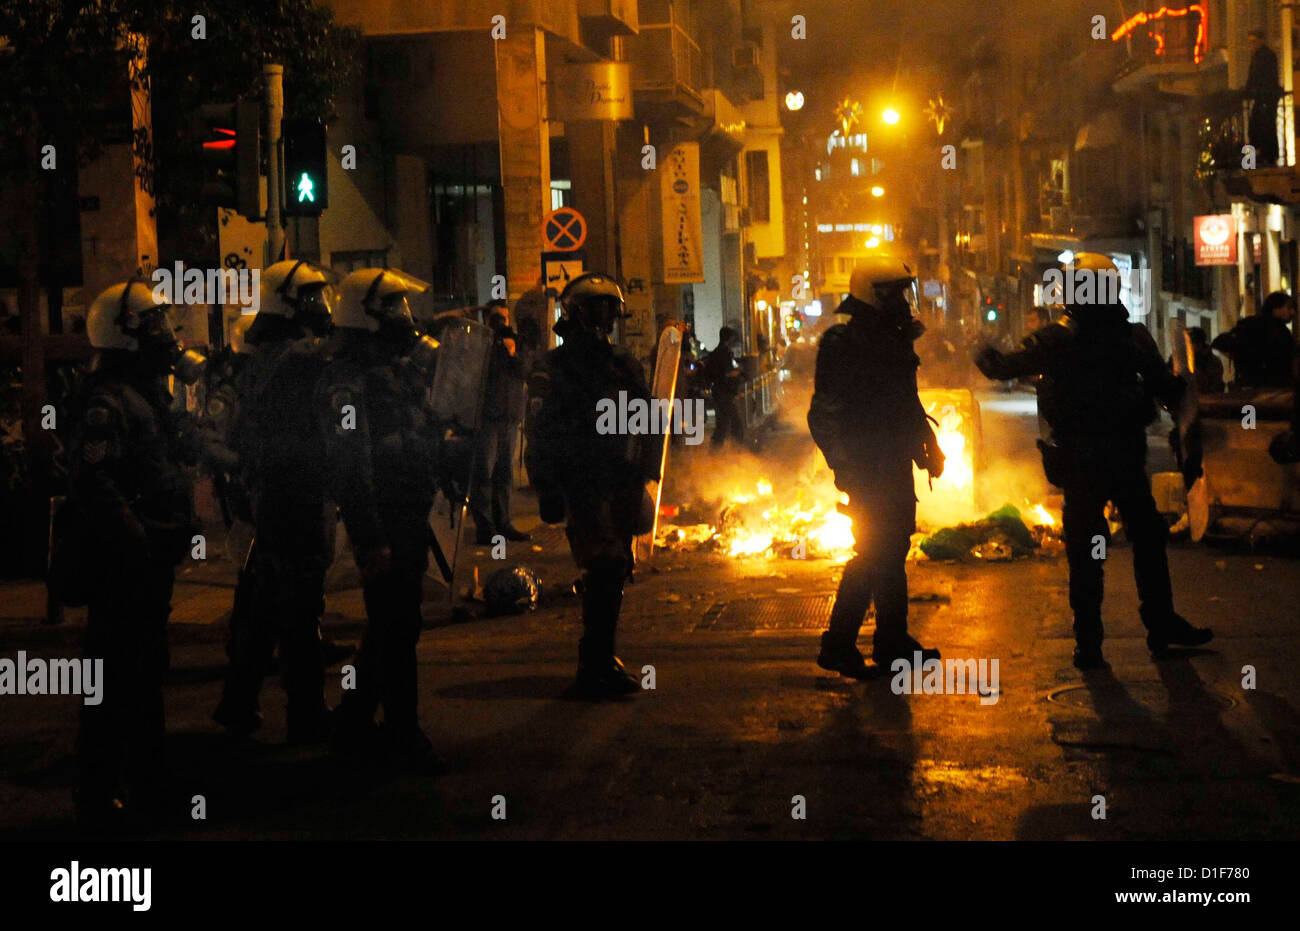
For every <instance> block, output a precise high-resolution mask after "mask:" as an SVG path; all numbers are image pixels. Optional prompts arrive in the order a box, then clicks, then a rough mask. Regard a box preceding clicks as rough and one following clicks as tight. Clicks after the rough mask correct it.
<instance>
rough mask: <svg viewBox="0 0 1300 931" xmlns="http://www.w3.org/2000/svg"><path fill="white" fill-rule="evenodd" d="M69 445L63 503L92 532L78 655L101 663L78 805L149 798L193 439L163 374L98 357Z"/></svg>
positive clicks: (85, 733)
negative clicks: (129, 796)
mask: <svg viewBox="0 0 1300 931" xmlns="http://www.w3.org/2000/svg"><path fill="white" fill-rule="evenodd" d="M81 397H82V401H81V404H80V405H79V407H80V414H81V416H80V417H79V418H78V421H77V424H76V426H75V428H74V431H73V439H72V443H71V445H70V448H69V471H70V475H69V503H70V505H72V506H75V507H78V508H80V509H81V512H82V513H83V514H84V516H85V519H86V521H87V523H88V525H89V527H90V533H91V537H92V545H93V546H94V547H95V559H94V561H93V562H92V563H91V564H90V565H89V566H88V567H87V568H88V571H90V572H92V573H93V576H94V578H93V580H92V583H91V585H90V586H89V587H88V590H89V603H88V614H87V620H86V638H85V655H86V657H87V658H90V659H102V660H103V661H104V675H103V682H102V693H103V698H102V701H101V702H100V704H98V705H85V706H83V708H82V712H81V731H80V734H79V736H78V757H79V760H80V766H81V774H80V780H81V794H80V798H79V804H81V805H82V806H86V807H89V808H91V809H95V808H97V807H101V806H104V805H105V804H107V803H108V802H109V801H110V800H111V799H113V798H120V792H121V789H122V788H123V782H125V783H126V786H127V787H128V788H129V789H130V790H131V791H133V792H135V791H138V792H141V793H142V794H144V795H146V796H147V795H148V794H150V793H151V792H152V791H153V790H155V789H156V788H157V780H158V778H159V776H160V767H161V762H162V760H161V753H162V741H163V734H164V716H163V694H162V687H163V678H164V676H165V675H166V672H167V665H168V651H167V632H166V628H167V619H168V615H169V614H170V612H171V596H172V584H173V577H174V572H175V567H176V565H177V564H178V563H179V562H180V561H181V559H182V558H183V557H184V555H185V553H186V552H187V551H188V549H189V546H190V541H191V537H192V534H193V533H194V532H195V520H194V512H193V503H192V482H191V478H190V475H189V473H188V472H187V470H186V468H185V465H186V464H190V465H192V464H194V461H195V458H194V456H193V455H192V454H193V451H194V447H193V443H192V438H190V437H189V436H187V435H186V431H185V427H184V424H183V423H182V421H181V415H177V414H175V413H173V411H172V410H171V400H172V397H171V394H170V393H169V392H168V391H167V389H166V386H165V383H164V381H163V379H162V377H161V376H160V375H158V374H156V373H153V372H148V371H142V370H141V366H140V365H139V360H138V356H137V354H136V353H133V352H127V351H123V350H112V351H106V352H103V353H101V354H100V356H99V357H98V358H97V359H96V362H95V366H94V368H93V370H92V371H91V372H90V374H89V375H88V376H87V379H86V381H85V383H84V385H83V389H82V395H81Z"/></svg>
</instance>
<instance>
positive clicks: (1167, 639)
mask: <svg viewBox="0 0 1300 931" xmlns="http://www.w3.org/2000/svg"><path fill="white" fill-rule="evenodd" d="M1213 639H1214V631H1212V630H1210V628H1208V627H1193V626H1192V625H1191V624H1190V623H1188V622H1187V619H1186V618H1184V617H1183V616H1182V615H1179V614H1174V615H1172V616H1170V617H1169V618H1168V619H1167V620H1165V621H1163V622H1161V623H1159V624H1154V625H1152V627H1151V629H1150V630H1149V631H1148V632H1147V647H1148V649H1150V650H1151V652H1152V653H1153V654H1154V655H1156V656H1162V655H1165V654H1167V653H1168V652H1169V647H1171V646H1180V647H1199V646H1202V645H1203V644H1206V643H1209V642H1210V641H1211V640H1213Z"/></svg>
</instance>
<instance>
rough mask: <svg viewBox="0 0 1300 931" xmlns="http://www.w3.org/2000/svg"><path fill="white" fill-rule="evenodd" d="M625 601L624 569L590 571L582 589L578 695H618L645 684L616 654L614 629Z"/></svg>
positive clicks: (582, 696) (613, 696) (593, 696)
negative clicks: (624, 665)
mask: <svg viewBox="0 0 1300 931" xmlns="http://www.w3.org/2000/svg"><path fill="white" fill-rule="evenodd" d="M622 604H623V571H622V570H608V571H602V572H588V573H587V574H586V575H585V577H584V579H583V589H582V640H581V641H580V642H579V644H578V677H577V681H576V682H575V683H574V692H575V694H576V695H577V697H579V698H582V699H586V700H595V699H601V698H616V697H618V696H621V695H631V694H634V693H636V692H639V691H640V690H641V684H640V682H639V681H638V680H637V679H636V677H635V676H633V675H632V674H631V673H629V672H628V671H627V670H626V669H625V668H624V667H623V664H622V662H620V661H619V659H618V657H617V656H615V655H614V632H615V629H616V628H617V626H618V612H619V608H620V607H621V606H622Z"/></svg>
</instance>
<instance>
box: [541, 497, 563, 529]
mask: <svg viewBox="0 0 1300 931" xmlns="http://www.w3.org/2000/svg"><path fill="white" fill-rule="evenodd" d="M537 509H538V513H539V514H540V516H541V518H542V523H544V524H562V523H564V496H563V495H559V494H554V493H552V494H543V495H539V496H538V499H537Z"/></svg>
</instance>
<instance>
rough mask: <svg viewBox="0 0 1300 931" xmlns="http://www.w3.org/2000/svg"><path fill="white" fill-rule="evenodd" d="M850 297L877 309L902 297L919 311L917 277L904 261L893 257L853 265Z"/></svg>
mask: <svg viewBox="0 0 1300 931" xmlns="http://www.w3.org/2000/svg"><path fill="white" fill-rule="evenodd" d="M849 295H850V296H851V297H853V298H855V299H857V300H859V301H861V302H862V303H863V304H868V305H870V306H872V307H877V308H880V307H882V306H883V304H884V303H885V302H886V301H887V300H888V299H889V298H891V297H894V296H901V297H902V299H903V300H905V301H906V302H907V303H908V304H909V305H910V306H911V307H912V308H913V309H915V307H916V304H917V300H916V275H915V273H913V271H912V269H911V268H909V267H908V266H907V264H906V263H905V262H903V260H902V259H898V258H895V257H893V256H889V255H873V256H868V257H867V258H864V259H859V260H858V261H857V262H855V263H854V265H853V271H852V272H851V273H850V275H849ZM846 310H847V308H846Z"/></svg>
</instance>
